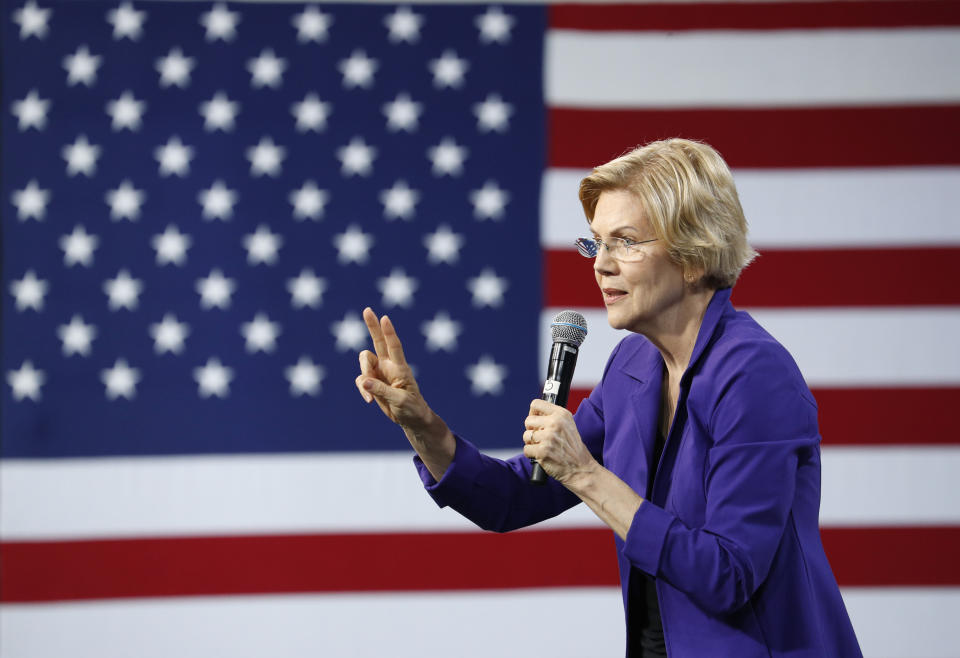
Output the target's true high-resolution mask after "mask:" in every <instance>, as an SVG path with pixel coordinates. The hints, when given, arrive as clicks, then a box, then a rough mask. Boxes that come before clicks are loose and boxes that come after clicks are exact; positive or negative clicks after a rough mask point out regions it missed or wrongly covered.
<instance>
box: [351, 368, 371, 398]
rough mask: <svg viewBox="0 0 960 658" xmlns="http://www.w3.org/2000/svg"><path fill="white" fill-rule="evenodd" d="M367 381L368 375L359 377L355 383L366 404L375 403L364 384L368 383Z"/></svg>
mask: <svg viewBox="0 0 960 658" xmlns="http://www.w3.org/2000/svg"><path fill="white" fill-rule="evenodd" d="M367 379H368V377H367V376H366V375H357V378H356V379H355V380H354V383H355V384H356V385H357V390H358V391H360V397H362V398H363V400H364V402H367V403H370V402H373V395H371V394H370V392H369V391H367V389H366V387H365V386H364V382H366V381H367Z"/></svg>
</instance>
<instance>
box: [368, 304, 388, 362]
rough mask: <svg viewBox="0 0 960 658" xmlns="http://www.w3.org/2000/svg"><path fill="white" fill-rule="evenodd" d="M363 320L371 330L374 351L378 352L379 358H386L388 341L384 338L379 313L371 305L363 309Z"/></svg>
mask: <svg viewBox="0 0 960 658" xmlns="http://www.w3.org/2000/svg"><path fill="white" fill-rule="evenodd" d="M363 321H364V323H365V324H366V325H367V331H369V332H370V339H371V340H373V351H374V352H376V353H377V357H378V358H380V359H384V358H386V357H387V353H388V350H387V342H386V340H384V337H383V330H382V329H381V328H380V322H379V321H378V320H377V314H376V313H374V312H373V309H372V308H370V307H369V306H368V307H367V308H365V309H363Z"/></svg>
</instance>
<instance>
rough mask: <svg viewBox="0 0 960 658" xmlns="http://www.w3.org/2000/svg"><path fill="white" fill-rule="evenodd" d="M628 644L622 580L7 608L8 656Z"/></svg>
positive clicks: (560, 651) (345, 654)
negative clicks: (79, 651) (593, 584)
mask: <svg viewBox="0 0 960 658" xmlns="http://www.w3.org/2000/svg"><path fill="white" fill-rule="evenodd" d="M545 624H546V626H545ZM546 627H549V632H544V629H545V628H546ZM623 646H624V631H623V604H622V602H621V599H620V590H619V588H614V587H606V588H584V589H562V588H557V589H552V588H551V589H549V590H532V591H529V590H528V591H511V592H465V593H443V594H434V593H429V594H427V593H424V594H382V593H378V594H336V595H298V596H257V597H214V598H210V597H194V598H189V599H164V600H134V601H96V602H86V603H57V604H53V605H36V604H33V605H7V606H3V607H2V614H0V654H2V655H3V656H11V657H14V656H30V658H62V657H63V656H70V655H75V653H76V647H83V651H84V655H89V656H97V658H128V657H129V656H137V658H171V657H172V656H176V657H177V658H209V657H210V656H230V657H231V658H263V657H264V656H283V657H284V658H291V657H294V656H331V657H333V656H335V657H337V658H349V657H350V656H370V657H373V656H377V657H378V658H379V657H382V656H390V657H391V658H403V657H407V656H409V657H410V658H419V657H420V656H423V655H426V654H431V653H446V654H447V655H451V656H458V657H460V656H463V657H465V658H466V657H476V658H490V657H491V656H532V655H538V654H541V653H542V654H543V655H549V656H567V657H569V658H580V657H582V656H615V655H617V654H620V653H622V652H623Z"/></svg>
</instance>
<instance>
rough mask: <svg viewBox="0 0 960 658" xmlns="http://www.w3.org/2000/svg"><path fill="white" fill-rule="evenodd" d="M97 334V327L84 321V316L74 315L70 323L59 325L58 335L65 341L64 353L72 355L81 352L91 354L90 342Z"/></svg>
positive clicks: (84, 354)
mask: <svg viewBox="0 0 960 658" xmlns="http://www.w3.org/2000/svg"><path fill="white" fill-rule="evenodd" d="M96 335H97V328H96V327H94V326H93V325H92V324H87V323H86V322H84V321H83V317H81V316H79V315H74V316H73V317H72V318H70V324H62V325H60V326H59V327H57V336H59V338H60V340H61V341H63V355H64V356H72V355H74V354H80V355H81V356H89V354H90V343H92V342H93V339H94V338H95V337H96Z"/></svg>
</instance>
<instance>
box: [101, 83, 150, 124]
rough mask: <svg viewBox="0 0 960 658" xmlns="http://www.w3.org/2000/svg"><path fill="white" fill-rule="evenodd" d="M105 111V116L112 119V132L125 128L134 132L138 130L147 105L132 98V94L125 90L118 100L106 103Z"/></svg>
mask: <svg viewBox="0 0 960 658" xmlns="http://www.w3.org/2000/svg"><path fill="white" fill-rule="evenodd" d="M106 109H107V114H109V115H110V118H111V119H112V122H111V124H110V127H111V128H112V129H113V130H115V131H119V130H123V129H124V128H126V129H127V130H130V131H133V132H136V131H138V130H140V124H141V122H142V120H143V113H144V112H145V111H146V109H147V103H146V101H138V100H137V99H136V98H134V97H133V92H131V91H129V90H127V91H125V92H123V93H122V94H120V98H117V99H116V100H112V101H110V102H109V103H107V108H106Z"/></svg>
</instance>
